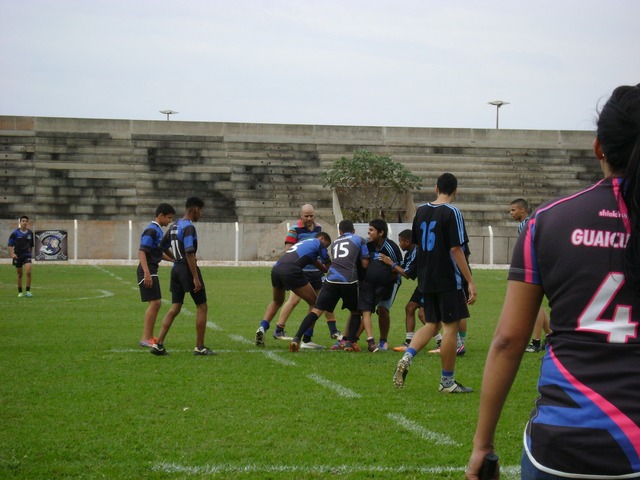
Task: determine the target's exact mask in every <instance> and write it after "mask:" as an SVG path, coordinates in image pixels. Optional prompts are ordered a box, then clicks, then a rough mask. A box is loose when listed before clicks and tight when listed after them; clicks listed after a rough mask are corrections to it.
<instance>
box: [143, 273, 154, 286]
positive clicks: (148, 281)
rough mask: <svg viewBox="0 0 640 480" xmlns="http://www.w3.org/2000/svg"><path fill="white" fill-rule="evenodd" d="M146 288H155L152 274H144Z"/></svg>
mask: <svg viewBox="0 0 640 480" xmlns="http://www.w3.org/2000/svg"><path fill="white" fill-rule="evenodd" d="M144 286H145V287H146V288H151V287H152V286H153V280H152V279H151V274H150V273H145V274H144Z"/></svg>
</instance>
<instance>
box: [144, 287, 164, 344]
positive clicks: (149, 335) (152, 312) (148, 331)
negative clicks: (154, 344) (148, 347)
mask: <svg viewBox="0 0 640 480" xmlns="http://www.w3.org/2000/svg"><path fill="white" fill-rule="evenodd" d="M161 305H162V300H160V299H159V298H158V299H155V300H150V301H149V304H148V306H147V309H146V311H145V312H144V326H143V328H142V338H141V339H140V344H141V345H142V343H144V342H148V341H149V340H151V339H153V330H154V329H155V326H156V319H157V318H158V312H159V311H160V306H161Z"/></svg>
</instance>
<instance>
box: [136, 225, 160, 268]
mask: <svg viewBox="0 0 640 480" xmlns="http://www.w3.org/2000/svg"><path fill="white" fill-rule="evenodd" d="M162 237H164V232H163V231H162V227H161V226H160V224H158V222H155V221H154V222H151V223H150V224H149V226H148V227H147V228H146V229H145V230H144V232H142V237H141V238H140V248H139V250H141V251H143V252H144V253H145V255H146V256H147V265H148V266H149V271H150V272H151V273H157V272H158V264H159V263H160V261H161V260H162V254H163V252H164V250H162V249H161V248H160V243H161V242H162Z"/></svg>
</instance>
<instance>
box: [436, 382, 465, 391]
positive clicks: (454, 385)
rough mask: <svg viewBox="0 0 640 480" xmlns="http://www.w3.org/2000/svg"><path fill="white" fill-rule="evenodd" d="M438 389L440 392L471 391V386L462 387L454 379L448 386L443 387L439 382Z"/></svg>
mask: <svg viewBox="0 0 640 480" xmlns="http://www.w3.org/2000/svg"><path fill="white" fill-rule="evenodd" d="M438 391H439V392H442V393H471V392H473V388H469V387H463V386H462V385H460V384H459V383H458V382H456V381H455V380H454V381H453V383H452V384H451V385H449V386H448V387H445V386H444V385H443V384H442V383H440V387H439V388H438Z"/></svg>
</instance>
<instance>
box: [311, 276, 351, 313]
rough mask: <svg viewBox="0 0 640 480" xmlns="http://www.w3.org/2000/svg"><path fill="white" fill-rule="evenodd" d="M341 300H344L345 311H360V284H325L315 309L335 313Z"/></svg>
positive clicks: (343, 307)
mask: <svg viewBox="0 0 640 480" xmlns="http://www.w3.org/2000/svg"><path fill="white" fill-rule="evenodd" d="M340 299H342V309H343V310H344V309H347V310H349V311H350V312H355V311H356V310H357V309H358V284H357V283H331V282H324V285H322V289H321V290H320V294H319V295H318V299H317V300H316V304H315V308H317V309H318V310H323V311H325V312H333V311H334V310H335V308H336V305H338V301H339V300H340Z"/></svg>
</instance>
